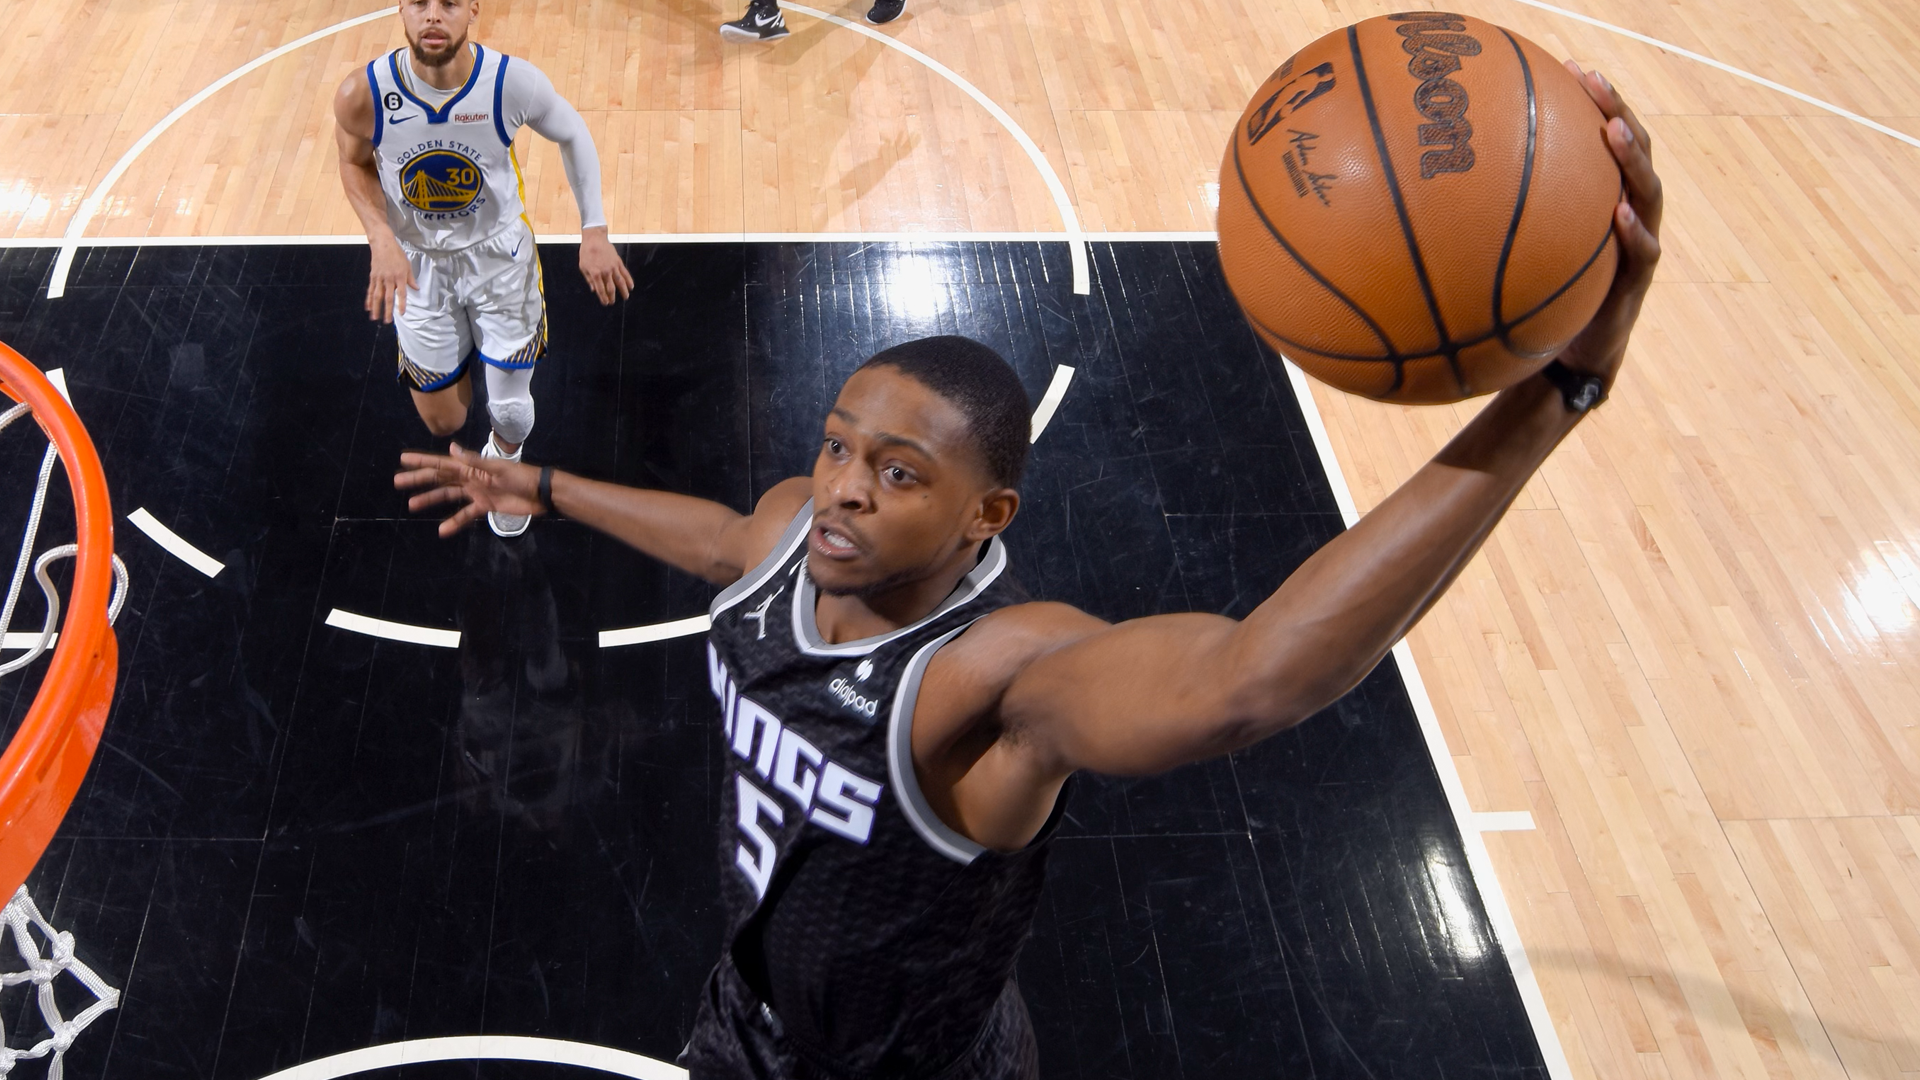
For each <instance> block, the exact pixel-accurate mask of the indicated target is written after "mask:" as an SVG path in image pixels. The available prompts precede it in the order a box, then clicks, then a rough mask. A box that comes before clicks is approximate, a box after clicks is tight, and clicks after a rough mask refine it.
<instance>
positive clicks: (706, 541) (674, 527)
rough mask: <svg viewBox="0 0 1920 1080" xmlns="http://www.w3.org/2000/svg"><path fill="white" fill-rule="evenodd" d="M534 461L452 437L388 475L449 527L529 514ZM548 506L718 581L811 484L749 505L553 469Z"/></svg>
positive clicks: (779, 488) (736, 570)
mask: <svg viewBox="0 0 1920 1080" xmlns="http://www.w3.org/2000/svg"><path fill="white" fill-rule="evenodd" d="M540 472H541V470H540V467H539V466H537V465H529V464H525V463H522V462H516V461H505V460H501V459H498V458H483V457H481V456H480V455H479V454H477V453H475V452H474V451H471V450H468V449H466V448H465V447H462V446H460V445H459V444H457V443H456V444H453V445H451V446H449V447H448V453H446V454H444V455H442V454H423V453H415V452H408V453H404V454H401V455H400V472H399V473H397V474H395V476H394V478H393V485H394V487H397V488H399V489H401V490H403V491H407V490H413V491H418V492H419V493H418V494H416V495H414V496H413V497H412V498H410V499H408V500H407V508H408V509H410V510H414V511H420V510H427V509H431V508H432V507H435V506H443V505H453V506H455V507H457V509H456V510H455V511H454V512H453V513H452V514H451V515H449V516H448V517H447V519H446V520H445V521H442V522H441V523H440V535H441V536H452V535H453V534H454V533H456V532H459V531H460V530H461V529H463V528H465V527H467V526H468V525H470V524H472V523H473V522H475V521H478V520H479V519H480V518H481V517H482V516H484V515H485V514H487V513H488V512H489V511H496V510H497V511H499V512H501V513H505V514H525V515H532V516H538V515H540V514H544V513H546V507H545V506H544V505H543V504H542V503H541V501H540ZM549 487H550V494H551V495H552V497H553V506H554V509H555V510H557V511H558V512H559V513H561V514H563V515H565V516H566V517H569V518H571V519H573V520H575V521H578V522H580V523H581V524H584V525H587V526H590V527H592V528H595V529H598V530H600V531H601V532H603V533H606V534H607V535H608V536H611V537H613V538H614V539H616V540H620V541H622V542H623V543H625V544H627V545H629V546H631V547H634V548H637V549H639V550H640V551H642V552H645V553H646V554H648V555H651V556H653V557H654V558H656V559H659V560H660V561H661V562H664V563H666V564H668V565H669V566H673V567H676V568H678V569H680V570H684V571H686V572H687V573H689V574H693V575H694V576H696V577H701V578H705V579H706V580H708V581H711V582H714V583H715V584H719V585H726V584H730V583H732V582H733V581H735V580H736V579H738V578H739V577H740V576H741V575H742V574H744V573H746V572H747V570H749V569H751V568H752V567H754V566H755V565H758V564H759V562H760V560H762V559H764V558H766V556H767V553H768V552H770V551H772V550H773V545H774V544H775V543H776V542H777V541H778V540H779V539H780V534H781V533H782V532H783V531H785V529H786V527H787V525H788V524H789V523H790V522H792V521H793V516H794V515H795V514H797V513H799V512H800V507H802V506H803V505H805V504H806V501H807V499H808V497H809V496H810V495H811V494H812V491H811V484H810V483H809V482H808V481H807V479H806V478H805V477H796V478H794V479H791V480H784V481H782V482H780V483H778V484H775V485H774V486H773V487H772V488H770V489H768V491H767V493H766V494H765V495H762V496H761V497H760V502H759V504H758V505H756V506H755V507H754V511H753V513H751V514H740V513H736V512H735V511H734V510H732V509H731V508H729V507H726V506H722V505H721V504H719V503H717V502H710V501H708V500H706V499H696V498H694V497H693V496H691V495H679V494H676V493H674V492H670V491H648V490H646V489H644V488H631V487H626V486H624V485H621V484H609V483H606V482H605V481H601V480H589V479H587V478H586V477H583V476H574V475H573V474H571V473H565V472H561V471H559V470H558V469H556V470H554V472H553V475H552V477H551V480H550V484H549Z"/></svg>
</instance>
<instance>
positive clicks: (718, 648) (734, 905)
mask: <svg viewBox="0 0 1920 1080" xmlns="http://www.w3.org/2000/svg"><path fill="white" fill-rule="evenodd" d="M812 524H813V504H812V503H808V504H807V505H806V506H805V507H803V508H802V509H801V511H800V513H799V515H798V516H796V517H795V518H794V520H793V523H792V524H791V525H790V526H788V528H787V531H786V533H785V534H784V535H783V536H782V537H781V539H780V542H779V544H778V545H776V547H775V548H774V551H773V554H771V555H769V556H768V557H767V560H766V561H765V562H763V563H761V564H760V566H758V567H756V568H755V569H754V570H752V571H751V572H749V573H748V574H747V575H746V576H745V577H743V578H742V579H741V580H739V581H738V582H735V583H734V584H733V585H732V586H730V587H729V588H727V589H726V590H725V591H724V592H722V593H721V594H720V595H719V597H717V598H716V599H715V600H714V602H713V607H712V609H711V615H712V618H713V629H712V631H711V634H710V636H709V639H708V666H709V674H710V676H711V679H712V685H713V692H714V695H715V697H717V698H718V699H719V701H720V710H721V733H722V736H723V737H724V738H725V740H726V745H727V748H728V752H727V753H726V755H725V756H724V759H725V761H726V763H727V769H728V776H727V779H726V782H725V790H724V793H723V795H722V799H723V813H722V816H721V821H720V858H721V863H722V868H721V880H722V882H723V884H722V894H723V900H724V903H725V905H726V909H727V917H728V927H727V943H728V946H729V948H730V950H731V958H732V961H733V965H734V967H735V968H737V969H738V971H739V973H740V975H741V977H742V978H743V979H744V980H745V982H746V983H747V985H748V986H749V987H750V988H752V990H753V992H754V993H755V994H756V995H757V996H758V997H759V998H760V999H761V1001H762V1002H764V1003H765V1005H766V1006H768V1007H769V1008H770V1009H771V1011H772V1013H773V1015H774V1016H775V1017H776V1018H777V1019H778V1022H779V1025H780V1028H781V1029H782V1031H783V1033H784V1037H785V1038H786V1040H787V1041H788V1043H789V1044H790V1045H791V1046H792V1047H793V1048H794V1049H795V1050H796V1051H798V1052H799V1053H800V1054H801V1055H802V1056H803V1057H805V1058H807V1059H809V1060H810V1061H811V1062H812V1063H814V1064H816V1065H818V1066H820V1067H822V1068H823V1069H825V1070H826V1071H828V1072H830V1073H832V1074H837V1075H845V1076H851V1077H868V1076H876V1077H877V1076H886V1077H915V1076H928V1075H932V1074H934V1073H937V1072H938V1071H939V1070H940V1068H941V1067H942V1066H943V1065H945V1064H947V1063H949V1062H952V1061H954V1060H955V1059H957V1058H959V1057H960V1056H961V1055H962V1054H963V1053H965V1052H966V1051H967V1049H968V1047H969V1044H970V1043H971V1042H972V1041H973V1039H974V1037H975V1036H976V1035H977V1034H978V1033H979V1032H980V1031H981V1028H982V1026H983V1025H984V1023H985V1022H986V1019H987V1017H988V1014H989V1012H990V1011H991V1010H992V1009H993V1007H994V1003H995V1001H996V999H998V998H999V996H1000V994H1001V992H1002V990H1003V989H1005V988H1006V985H1007V982H1008V980H1009V979H1010V978H1011V977H1012V974H1013V968H1014V962H1015V960H1016V959H1017V957H1018V954H1019V951H1020V946H1021V943H1022V942H1023V941H1024V940H1025V938H1026V935H1027V932H1028V930H1029V928H1030V927H1031V925H1032V921H1033V912H1034V909H1035V906H1036V905H1037V904H1038V902H1039V896H1040V887H1041V881H1042V877H1043V875H1044V860H1045V852H1046V841H1047V840H1048V839H1049V838H1050V837H1051V836H1052V834H1053V832H1054V830H1055V828H1056V826H1057V822H1058V819H1059V811H1058V809H1056V810H1055V813H1054V820H1052V821H1049V822H1048V823H1047V826H1046V828H1045V829H1043V830H1042V832H1041V834H1040V836H1039V837H1038V838H1036V839H1035V841H1034V842H1033V843H1032V844H1030V845H1028V846H1027V847H1026V848H1023V849H1022V850H1020V851H1017V852H1012V853H1004V854H1003V853H1000V852H995V851H989V850H987V849H985V848H982V847H981V846H980V845H979V844H976V843H974V842H973V841H971V840H969V839H967V838H966V837H964V836H961V835H960V834H959V833H957V832H955V831H954V830H952V829H950V828H948V827H947V826H946V824H945V823H943V822H942V821H941V820H940V819H939V818H938V817H937V816H935V815H934V813H933V811H932V810H931V809H930V808H929V807H928V805H927V802H926V799H925V798H924V797H923V796H922V795H921V792H920V788H919V785H918V783H917V782H916V780H915V776H914V770H913V759H912V740H911V732H912V726H913V709H914V701H915V697H916V696H917V694H918V692H919V686H920V678H921V676H922V674H923V673H924V672H925V671H926V668H927V663H928V661H930V660H931V659H932V658H933V654H934V652H935V651H936V650H937V649H939V648H940V647H941V646H942V645H944V644H946V643H947V642H948V641H949V640H951V639H952V638H953V637H955V636H956V635H958V634H959V633H960V632H961V631H963V630H965V629H966V628H967V626H968V625H969V624H971V623H972V622H973V621H974V620H976V619H978V618H980V617H981V616H983V615H985V614H987V613H988V612H991V611H994V610H997V609H999V608H1002V607H1006V606H1007V605H1009V604H1015V603H1020V602H1023V601H1024V600H1025V599H1026V596H1025V594H1024V593H1023V592H1022V591H1021V590H1020V588H1019V586H1017V585H1015V584H1014V583H1013V581H1012V578H1011V576H1010V575H1009V574H1008V573H1007V553H1006V548H1005V546H1004V545H1003V544H1001V542H1000V541H999V539H998V538H996V539H994V540H992V541H989V542H988V544H987V546H986V549H985V551H984V553H983V556H982V558H981V559H980V561H979V563H978V564H977V565H976V566H975V567H974V569H973V571H972V572H971V573H969V574H968V575H967V576H966V578H965V579H963V580H962V581H961V582H960V584H959V586H958V587H957V588H955V589H954V591H953V593H952V594H951V595H950V596H948V597H947V599H946V600H945V601H944V602H943V603H942V604H941V605H940V606H939V608H938V609H936V610H935V611H934V612H933V613H932V614H931V615H928V616H927V617H926V618H925V619H922V620H921V621H920V622H917V623H915V624H913V625H911V626H907V627H904V628H902V629H899V630H896V631H894V632H892V633H889V634H884V635H882V636H879V637H873V638H866V639H863V640H860V641H850V642H846V643H844V644H838V645H834V644H829V643H827V642H826V641H824V640H822V638H821V636H820V633H819V630H818V628H817V627H816V625H815V622H814V600H815V595H816V594H815V589H814V585H813V581H812V579H811V578H810V577H809V576H808V573H807V546H808V545H807V537H808V533H809V531H810V530H811V528H812ZM1063 801H1064V800H1063Z"/></svg>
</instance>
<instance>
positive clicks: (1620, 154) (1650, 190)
mask: <svg viewBox="0 0 1920 1080" xmlns="http://www.w3.org/2000/svg"><path fill="white" fill-rule="evenodd" d="M1607 146H1608V147H1609V148H1610V149H1611V150H1612V151H1613V158H1614V160H1615V161H1617V162H1619V164H1620V175H1621V176H1622V177H1623V178H1625V180H1626V183H1627V198H1628V200H1629V201H1631V202H1632V204H1633V210H1634V213H1635V214H1636V215H1638V216H1639V218H1640V219H1641V220H1642V222H1643V223H1644V224H1645V226H1646V228H1647V229H1648V230H1650V231H1652V232H1654V233H1658V232H1659V231H1660V217H1661V213H1662V203H1663V201H1664V199H1663V195H1662V191H1661V186H1660V176H1659V174H1658V173H1656V172H1654V171H1653V161H1652V160H1651V159H1650V158H1648V157H1647V152H1646V147H1645V146H1643V145H1642V144H1641V142H1640V140H1639V138H1638V136H1637V135H1636V134H1635V133H1634V130H1633V128H1632V126H1631V125H1629V124H1628V123H1627V122H1626V121H1625V120H1622V119H1620V118H1618V117H1615V118H1614V119H1612V120H1609V121H1607Z"/></svg>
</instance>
